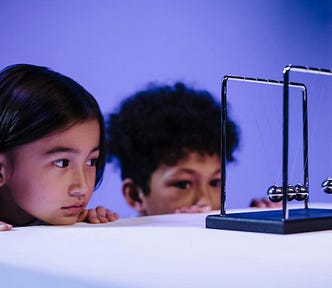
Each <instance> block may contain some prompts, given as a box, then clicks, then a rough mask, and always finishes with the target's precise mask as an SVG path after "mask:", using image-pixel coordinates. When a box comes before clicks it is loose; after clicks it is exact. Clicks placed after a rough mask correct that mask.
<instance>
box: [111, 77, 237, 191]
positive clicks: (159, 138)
mask: <svg viewBox="0 0 332 288" xmlns="http://www.w3.org/2000/svg"><path fill="white" fill-rule="evenodd" d="M220 122H221V107H220V103H218V102H217V101H216V100H215V99H214V98H213V96H212V95H211V94H210V93H209V92H207V91H203V90H193V89H191V88H188V87H186V86H185V85H184V84H183V83H176V84H175V85H174V86H150V87H149V88H148V89H147V90H144V91H140V92H137V93H136V94H134V95H133V96H131V97H129V98H127V99H126V100H124V101H123V102H122V104H121V106H120V110H119V112H117V113H112V114H110V115H109V118H108V119H107V121H106V125H107V129H106V133H107V146H108V147H107V148H108V161H109V162H111V161H112V160H114V159H116V160H118V164H119V165H120V167H121V177H122V179H125V178H131V179H133V180H134V181H135V182H136V183H137V184H138V185H139V186H140V187H141V188H142V190H143V192H144V193H145V195H148V194H149V182H150V177H151V174H152V173H153V172H154V171H155V170H156V169H157V168H158V167H159V166H160V165H161V164H168V165H174V164H175V163H177V162H178V161H179V160H180V159H182V158H183V157H185V156H186V154H187V153H188V152H198V153H200V154H209V155H214V154H217V155H220V129H221V125H220ZM227 123H228V126H227V127H226V133H227V147H226V154H227V161H228V162H231V161H234V157H233V152H234V150H235V149H236V147H237V146H238V143H239V136H238V128H237V126H236V124H235V123H234V122H233V121H231V120H230V119H228V121H227Z"/></svg>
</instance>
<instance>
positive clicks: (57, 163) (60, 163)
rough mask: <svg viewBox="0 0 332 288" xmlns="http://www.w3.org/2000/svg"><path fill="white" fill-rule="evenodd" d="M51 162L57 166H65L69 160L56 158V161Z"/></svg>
mask: <svg viewBox="0 0 332 288" xmlns="http://www.w3.org/2000/svg"><path fill="white" fill-rule="evenodd" d="M53 164H54V165H55V166H57V167H60V168H65V167H68V166H69V164H70V161H69V160H67V159H61V160H57V161H55V162H53Z"/></svg>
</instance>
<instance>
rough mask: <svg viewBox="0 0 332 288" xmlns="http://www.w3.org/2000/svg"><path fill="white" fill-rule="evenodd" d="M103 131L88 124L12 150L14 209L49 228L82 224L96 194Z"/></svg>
mask: <svg viewBox="0 0 332 288" xmlns="http://www.w3.org/2000/svg"><path fill="white" fill-rule="evenodd" d="M99 129H100V127H99V123H98V121H97V120H89V121H86V122H83V123H79V124H77V125H75V126H73V127H71V128H69V129H68V130H65V131H62V132H59V133H57V134H54V135H51V136H47V137H45V138H41V139H39V140H36V141H34V142H31V143H28V144H25V145H22V146H20V147H18V148H16V149H14V150H13V151H11V152H10V153H9V155H8V157H7V158H8V161H7V164H6V170H5V186H6V189H7V191H8V192H9V194H10V195H11V197H12V199H13V201H14V203H15V205H17V206H18V207H19V208H20V209H22V210H24V211H25V212H27V213H28V214H30V215H32V216H33V217H35V218H37V219H39V220H42V221H44V222H47V223H49V224H55V225H66V224H73V223H75V222H77V219H78V216H79V214H80V212H81V211H82V210H83V209H84V208H85V206H86V205H87V203H88V201H89V199H90V197H91V194H92V192H93V190H94V185H95V180H96V162H97V159H98V156H99V138H100V130H99ZM16 210H17V209H16ZM22 213H23V211H22ZM18 217H19V216H18Z"/></svg>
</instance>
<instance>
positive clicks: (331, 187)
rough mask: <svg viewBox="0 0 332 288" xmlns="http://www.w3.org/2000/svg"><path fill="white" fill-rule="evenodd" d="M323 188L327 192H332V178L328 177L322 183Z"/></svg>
mask: <svg viewBox="0 0 332 288" xmlns="http://www.w3.org/2000/svg"><path fill="white" fill-rule="evenodd" d="M322 189H323V191H324V192H325V193H327V194H332V178H331V177H328V178H327V179H326V180H325V181H323V183H322Z"/></svg>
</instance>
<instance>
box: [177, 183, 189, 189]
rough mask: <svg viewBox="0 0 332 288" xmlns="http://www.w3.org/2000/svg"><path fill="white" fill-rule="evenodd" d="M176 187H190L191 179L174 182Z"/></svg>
mask: <svg viewBox="0 0 332 288" xmlns="http://www.w3.org/2000/svg"><path fill="white" fill-rule="evenodd" d="M173 185H174V186H175V187H177V188H180V189H189V188H190V187H191V182H190V181H178V182H175V183H174V184H173Z"/></svg>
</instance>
